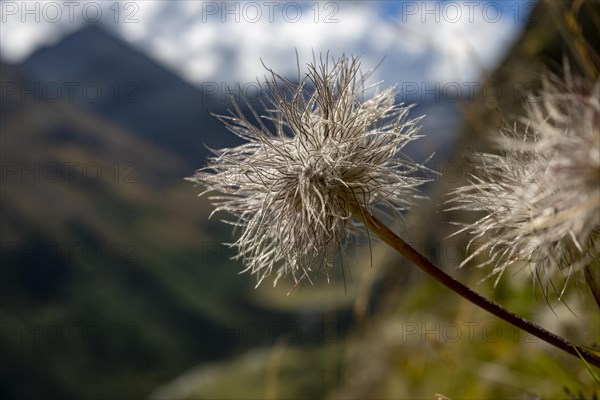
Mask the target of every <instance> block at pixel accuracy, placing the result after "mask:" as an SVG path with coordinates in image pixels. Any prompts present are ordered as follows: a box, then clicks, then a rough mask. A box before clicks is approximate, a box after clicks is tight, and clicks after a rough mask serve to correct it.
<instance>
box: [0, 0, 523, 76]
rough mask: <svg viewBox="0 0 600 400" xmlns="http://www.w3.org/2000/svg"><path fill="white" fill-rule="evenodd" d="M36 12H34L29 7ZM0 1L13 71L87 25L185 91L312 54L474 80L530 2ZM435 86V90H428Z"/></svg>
mask: <svg viewBox="0 0 600 400" xmlns="http://www.w3.org/2000/svg"><path fill="white" fill-rule="evenodd" d="M36 4H37V5H36ZM65 4H66V3H64V2H52V1H41V2H29V3H27V4H26V5H25V3H23V2H12V1H3V2H2V3H1V9H0V11H1V13H2V15H1V18H2V25H1V32H0V57H2V59H3V60H5V61H10V62H19V61H21V60H23V59H24V58H26V57H27V56H28V55H30V54H31V53H32V52H33V51H35V50H36V49H38V48H39V47H40V46H44V45H49V44H52V43H54V42H56V41H58V40H60V38H61V37H63V36H64V35H65V34H68V33H70V32H72V31H74V30H76V29H79V28H80V27H81V26H82V25H83V24H84V23H86V22H92V23H96V24H100V25H102V26H104V27H105V28H106V29H108V30H111V31H112V32H114V33H115V34H116V35H118V36H120V37H122V38H123V39H124V40H126V41H128V42H130V43H131V44H132V45H133V46H135V47H137V48H139V49H141V50H142V51H144V52H146V53H147V54H148V55H150V56H151V57H153V58H154V59H156V60H157V61H158V62H160V63H161V64H163V65H165V66H166V67H168V68H169V69H171V70H173V71H174V72H176V73H178V74H180V75H181V76H182V77H183V78H184V79H186V80H187V81H188V82H190V83H192V84H195V85H198V86H202V85H204V84H206V83H208V82H218V83H222V84H233V83H236V82H239V83H241V84H242V85H245V84H250V83H252V82H254V81H255V80H256V78H257V77H262V76H264V73H265V71H264V68H263V66H262V64H261V60H262V61H264V63H265V64H266V65H268V66H269V67H272V68H273V69H274V70H276V71H278V72H281V73H282V74H285V75H290V74H292V76H295V74H296V71H297V67H296V56H295V54H296V51H297V52H298V54H299V58H300V63H301V65H303V64H305V63H306V62H308V61H310V60H311V59H312V54H313V52H314V53H316V54H320V53H325V52H327V51H329V52H330V54H331V55H332V56H337V55H341V54H342V53H344V54H346V55H350V54H356V55H361V57H362V63H363V66H364V67H366V68H368V67H374V66H376V65H377V64H378V63H379V62H380V61H381V60H382V59H383V58H385V61H384V62H383V64H382V65H381V67H380V68H378V70H377V71H376V73H375V75H374V80H385V81H386V82H388V83H389V84H393V83H398V84H400V85H401V86H402V85H403V84H405V83H407V84H408V85H411V84H419V85H420V84H422V83H425V84H431V85H435V84H441V85H444V84H447V83H448V82H459V83H460V82H472V81H476V80H477V79H478V77H479V75H480V73H481V72H482V71H485V70H488V69H490V68H493V66H494V65H495V63H496V62H498V60H499V59H501V57H502V55H503V54H504V52H505V51H506V50H507V49H508V48H509V46H510V44H511V43H512V41H513V40H514V39H515V38H516V36H517V35H518V33H519V32H520V30H521V29H522V27H523V25H524V23H525V20H526V15H527V13H528V12H529V11H530V9H531V7H532V6H533V5H534V4H535V2H532V1H519V0H515V1H513V0H504V1H436V2H433V1H382V2H367V1H364V2H355V1H354V2H342V1H321V2H315V1H310V2H284V1H255V2H254V1H246V2H214V1H196V0H193V1H185V0H179V1H155V0H146V1H137V2H132V1H121V2H114V1H97V2H94V1H88V2H81V3H75V4H77V5H76V6H70V8H69V7H67V6H65ZM432 87H434V86H432Z"/></svg>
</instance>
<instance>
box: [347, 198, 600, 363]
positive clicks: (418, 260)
mask: <svg viewBox="0 0 600 400" xmlns="http://www.w3.org/2000/svg"><path fill="white" fill-rule="evenodd" d="M351 211H352V214H354V216H355V217H356V218H358V219H359V220H360V221H362V222H363V223H364V224H365V225H366V226H367V227H368V228H369V229H370V230H371V231H373V233H375V234H377V236H379V237H380V238H381V239H382V240H383V241H384V242H386V243H387V244H388V245H390V246H391V247H393V248H394V249H396V250H397V251H398V252H399V253H400V254H402V255H403V256H404V257H406V258H407V259H408V260H410V261H411V262H412V263H413V264H415V265H416V266H417V267H419V268H420V269H421V270H423V271H424V272H426V273H427V274H429V276H431V277H433V278H434V279H435V280H437V281H438V282H440V283H441V284H442V285H444V286H446V287H447V288H448V289H450V290H452V291H453V292H455V293H456V294H458V295H459V296H462V297H463V298H465V299H466V300H468V301H470V302H471V303H473V304H475V305H477V306H479V307H481V308H483V309H484V310H486V311H488V312H490V313H492V314H494V315H495V316H497V317H498V318H500V319H503V320H504V321H506V322H508V323H509V324H512V325H513V326H516V327H517V328H519V329H522V330H524V331H525V332H528V333H530V334H532V335H534V336H535V337H537V338H539V339H541V340H543V341H544V342H546V343H548V344H551V345H553V346H555V347H557V348H559V349H561V350H563V351H565V352H567V353H569V354H571V355H574V356H575V357H581V358H583V359H584V360H586V361H587V362H588V363H590V364H592V365H594V366H596V367H598V368H600V356H598V355H596V354H593V353H591V352H589V351H588V350H586V349H585V348H583V347H581V346H577V345H574V344H572V343H570V342H568V341H567V340H565V339H564V338H562V337H560V336H558V335H555V334H554V333H552V332H549V331H547V330H545V329H544V328H542V327H541V326H539V325H536V324H534V323H533V322H531V321H528V320H526V319H524V318H522V317H520V316H518V315H517V314H515V313H513V312H511V311H509V310H507V309H506V308H504V307H502V306H501V305H500V304H498V303H496V302H493V301H491V300H489V299H487V298H486V297H483V296H482V295H480V294H479V293H477V292H475V291H473V290H471V289H470V288H468V287H467V286H465V285H464V284H462V283H461V282H459V281H457V280H456V279H454V278H453V277H451V276H450V275H448V274H446V273H445V272H444V271H442V270H441V269H440V268H438V267H437V266H435V265H434V264H432V263H431V261H429V260H428V259H427V258H425V257H424V256H423V255H421V254H420V253H419V252H417V251H416V250H415V249H413V248H412V247H411V246H410V245H409V244H408V243H406V242H405V241H404V240H402V239H400V237H398V236H397V235H396V234H395V233H394V232H392V231H391V230H390V229H389V228H388V227H387V226H385V225H384V224H383V223H381V221H379V220H378V219H377V217H375V216H373V215H372V214H371V213H370V212H369V211H368V210H366V209H364V208H362V207H361V206H359V205H356V204H354V205H351Z"/></svg>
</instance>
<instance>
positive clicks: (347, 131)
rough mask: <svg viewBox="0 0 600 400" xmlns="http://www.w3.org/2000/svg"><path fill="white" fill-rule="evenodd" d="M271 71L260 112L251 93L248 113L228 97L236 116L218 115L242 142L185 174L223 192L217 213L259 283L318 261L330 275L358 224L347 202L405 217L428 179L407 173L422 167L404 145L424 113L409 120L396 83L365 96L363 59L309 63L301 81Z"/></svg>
mask: <svg viewBox="0 0 600 400" xmlns="http://www.w3.org/2000/svg"><path fill="white" fill-rule="evenodd" d="M269 72H270V74H271V76H270V78H269V79H267V80H266V81H265V87H264V88H265V89H266V90H265V94H266V98H267V101H266V102H265V103H263V106H264V107H265V109H266V110H265V111H264V113H265V114H264V115H259V114H258V112H257V111H255V109H254V108H253V107H252V106H251V105H250V102H249V101H247V100H246V101H245V103H246V106H248V107H249V109H250V111H249V113H250V114H252V116H253V120H250V119H249V118H248V117H247V116H246V114H245V113H244V112H243V111H242V107H241V106H240V105H239V104H238V103H236V102H235V99H234V98H232V102H233V105H234V110H233V111H231V110H230V115H220V116H217V117H218V118H220V119H221V121H223V122H224V123H225V124H226V126H227V128H228V129H229V130H230V131H231V132H233V133H234V134H236V135H238V136H239V137H241V138H243V139H244V140H245V141H246V143H244V144H242V145H239V146H237V147H234V148H229V149H222V150H216V151H214V153H215V157H212V158H210V160H209V163H208V165H207V166H206V167H205V168H202V169H201V170H199V171H198V172H197V173H196V175H195V176H193V177H192V178H189V180H191V181H193V182H197V183H200V184H202V185H203V186H205V187H206V191H205V192H203V193H202V194H204V193H207V192H215V193H218V194H216V195H212V196H211V197H210V199H211V200H212V201H213V204H214V205H215V207H216V208H215V210H214V211H213V213H214V212H216V211H226V212H227V213H229V214H231V215H232V216H233V217H235V221H232V222H231V223H232V224H234V225H236V226H238V227H240V228H241V236H240V237H239V239H238V240H237V241H236V242H235V243H233V244H232V245H233V246H235V247H236V248H237V249H238V255H237V257H236V258H237V259H241V260H242V261H243V263H244V265H245V270H244V271H250V272H252V273H253V274H256V275H257V278H258V284H260V283H261V282H262V281H263V280H264V279H265V278H266V277H267V276H269V275H271V274H272V273H275V274H276V276H275V281H274V284H276V283H277V280H278V279H279V278H282V277H284V276H287V275H292V276H293V278H294V280H295V282H296V283H299V282H300V281H301V280H302V279H304V278H309V279H310V277H309V272H310V271H311V270H312V268H313V267H314V266H316V265H318V266H319V268H321V267H324V268H323V270H324V271H325V273H327V274H328V271H329V270H330V269H331V267H332V266H333V263H332V261H331V258H332V256H335V254H336V251H338V250H340V247H343V246H344V245H345V244H347V243H348V241H349V239H350V238H351V237H352V236H353V235H354V234H355V233H357V232H359V231H360V226H359V225H358V223H357V222H356V221H355V220H353V219H352V213H351V211H350V206H351V205H358V206H361V207H365V208H369V209H371V210H372V211H379V212H383V213H385V214H393V215H395V216H397V217H399V219H401V212H402V211H403V210H405V209H406V208H408V207H409V206H411V204H412V200H413V198H414V196H415V195H416V194H417V192H418V191H417V186H419V185H420V184H422V183H424V182H425V181H426V180H425V179H424V178H423V177H413V176H411V175H412V174H413V173H414V172H416V171H420V170H422V169H423V168H424V167H423V166H421V165H419V164H416V163H415V162H413V161H411V160H410V159H409V158H407V157H406V156H403V155H402V153H401V150H402V149H403V147H404V146H405V145H406V144H407V143H409V142H410V141H412V140H414V139H416V138H417V137H418V136H416V133H417V131H418V126H417V123H418V121H419V120H420V118H417V119H412V120H409V119H407V113H408V111H409V109H410V108H411V107H410V106H409V107H405V106H403V105H402V104H396V103H395V90H394V88H390V89H387V90H384V91H379V90H378V89H377V91H376V93H375V94H374V95H373V96H372V97H371V98H370V99H368V100H365V99H364V97H365V91H366V90H367V89H369V88H367V87H365V80H366V79H367V78H368V76H369V75H370V73H371V72H372V71H370V72H369V73H367V74H366V75H361V74H360V64H359V61H358V58H351V59H348V58H346V57H343V56H342V57H341V58H340V59H338V60H337V61H332V64H330V61H329V60H327V59H325V60H321V62H320V63H319V64H317V63H316V62H313V63H312V64H310V65H309V66H308V73H307V74H306V76H305V77H304V78H303V79H302V80H301V81H300V82H298V83H294V82H292V81H290V80H288V79H286V78H284V77H282V76H280V75H278V74H276V73H274V72H273V71H271V70H269ZM202 194H201V195H202ZM211 215H212V214H211ZM340 254H341V253H340ZM257 286H258V285H257Z"/></svg>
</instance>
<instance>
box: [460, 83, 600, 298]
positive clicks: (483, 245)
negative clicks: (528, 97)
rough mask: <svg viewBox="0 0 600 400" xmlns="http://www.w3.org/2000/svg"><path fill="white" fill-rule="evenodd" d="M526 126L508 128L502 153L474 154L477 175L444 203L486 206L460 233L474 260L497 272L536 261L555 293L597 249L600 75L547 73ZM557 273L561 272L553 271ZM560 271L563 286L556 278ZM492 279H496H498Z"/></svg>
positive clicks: (599, 230)
mask: <svg viewBox="0 0 600 400" xmlns="http://www.w3.org/2000/svg"><path fill="white" fill-rule="evenodd" d="M543 83H544V85H543V88H542V90H541V93H540V96H539V99H533V98H532V101H531V102H530V107H529V113H528V118H527V119H526V120H525V121H524V122H525V124H524V126H517V124H515V125H514V126H513V127H512V128H507V129H505V130H504V131H503V132H502V133H503V137H502V138H501V139H500V140H499V141H498V142H499V145H500V146H499V147H500V154H476V156H475V157H476V162H475V165H476V169H475V171H476V174H473V175H472V176H471V179H470V181H469V184H468V185H466V186H463V187H460V188H458V189H456V190H455V191H454V192H453V193H451V194H450V196H451V199H450V200H449V203H454V205H453V206H452V207H451V208H449V210H466V211H477V212H481V213H483V216H482V217H481V218H480V219H479V220H477V221H475V222H474V223H472V224H458V225H461V226H462V229H460V230H459V231H458V232H456V233H455V234H457V233H460V232H467V233H469V234H471V235H472V236H473V237H472V239H471V241H470V242H469V245H468V249H469V248H475V249H474V251H473V252H472V254H471V255H470V256H469V257H468V258H467V259H465V260H464V262H463V263H462V264H461V265H464V264H466V263H467V262H469V261H470V260H472V259H473V258H474V257H477V256H479V257H483V258H485V260H484V261H483V262H481V263H480V264H478V266H489V267H491V268H492V271H491V274H490V275H496V274H497V275H498V278H497V279H499V278H500V276H501V275H502V273H503V272H504V271H505V269H506V268H507V267H508V266H509V265H511V264H515V263H516V262H519V261H520V262H525V263H526V264H528V265H532V266H533V267H534V269H533V271H534V274H535V278H536V280H537V281H539V282H540V283H541V286H542V288H543V290H544V294H545V295H548V289H550V288H555V289H556V290H557V291H558V294H559V298H560V297H561V296H562V294H563V293H564V290H565V288H566V286H567V283H568V281H569V279H570V278H571V277H572V276H573V274H574V273H576V272H577V271H579V270H581V269H582V267H585V266H586V265H588V264H590V263H596V265H595V267H596V268H597V267H598V265H597V263H598V257H599V255H600V82H598V83H596V84H595V85H594V84H589V83H586V82H584V81H583V80H580V81H577V80H574V79H572V78H570V76H569V74H567V79H566V82H561V81H560V80H559V79H558V78H556V77H550V78H546V79H544V82H543ZM557 273H558V274H557ZM560 275H562V278H563V285H562V287H559V286H557V285H556V284H555V283H554V282H553V277H556V276H560ZM496 282H497V281H496Z"/></svg>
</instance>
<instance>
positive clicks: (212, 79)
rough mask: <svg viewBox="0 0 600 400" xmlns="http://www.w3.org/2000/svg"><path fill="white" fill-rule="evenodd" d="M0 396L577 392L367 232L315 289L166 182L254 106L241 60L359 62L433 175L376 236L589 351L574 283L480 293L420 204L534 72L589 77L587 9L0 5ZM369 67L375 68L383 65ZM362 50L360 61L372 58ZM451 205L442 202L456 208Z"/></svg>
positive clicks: (534, 352)
mask: <svg viewBox="0 0 600 400" xmlns="http://www.w3.org/2000/svg"><path fill="white" fill-rule="evenodd" d="M0 7H1V9H0V12H1V26H0V28H1V32H0V33H1V34H0V46H1V47H0V62H1V75H0V78H1V108H0V112H1V137H0V144H1V150H0V155H1V167H2V169H1V186H0V218H1V228H0V234H1V249H0V250H1V253H0V256H1V265H2V266H1V267H0V285H1V286H0V346H1V347H0V361H1V362H0V379H1V380H0V396H2V398H10V399H23V398H45V399H52V398H61V399H64V398H74V399H83V398H85V399H96V398H98V399H99V398H102V399H113V398H114V399H117V398H152V399H200V398H203V399H205V398H211V399H212V398H217V399H244V398H246V399H258V398H270V399H276V398H281V399H297V398H307V399H308V398H311V399H312V398H341V399H346V398H356V399H362V398H377V399H400V398H403V399H404V398H407V399H408V398H436V397H437V398H445V397H448V398H456V399H458V398H527V399H533V398H536V399H537V398H543V399H549V398H592V396H593V395H594V393H595V395H596V396H598V395H599V393H598V390H597V387H596V386H595V384H594V381H593V378H592V376H591V374H590V373H589V372H588V370H587V369H586V368H585V365H583V363H582V362H581V361H580V360H578V359H576V358H574V357H571V356H569V355H566V354H563V353H561V352H559V351H558V350H555V349H554V348H551V347H549V346H548V345H546V344H544V343H541V342H539V341H538V340H537V339H535V338H532V337H529V336H527V335H526V334H524V333H523V332H519V331H517V330H516V329H515V328H513V327H511V326H509V325H506V324H504V323H503V322H501V321H499V320H497V319H496V318H494V317H492V316H491V315H489V314H486V313H485V312H483V311H480V310H478V309H476V308H475V307H474V306H473V305H471V304H469V303H467V302H465V301H463V300H462V299H460V298H458V296H456V295H455V294H453V293H451V292H449V291H447V290H446V289H445V288H443V287H441V286H440V285H438V284H437V283H436V282H433V281H432V280H431V279H430V278H429V277H427V276H425V275H423V274H421V273H420V272H419V271H416V269H415V268H413V267H412V266H411V265H410V264H408V263H407V262H405V261H404V260H402V259H401V258H400V257H399V256H398V255H396V254H395V253H393V252H391V251H390V250H389V249H387V248H386V246H385V245H381V244H378V243H375V244H374V245H373V246H372V248H369V247H368V246H362V247H358V248H355V249H351V251H350V253H349V259H350V265H348V266H347V267H346V269H345V270H344V276H342V271H341V270H340V271H339V276H337V277H333V279H332V281H331V282H330V283H329V284H328V283H327V282H326V279H325V278H324V277H319V276H315V279H314V281H315V284H314V285H308V286H303V287H302V288H296V289H294V290H292V289H293V282H291V281H282V282H280V283H279V284H278V286H277V287H275V288H274V287H272V286H271V285H270V284H269V283H268V281H266V282H265V283H263V285H262V286H260V287H259V288H258V289H255V288H254V286H255V283H256V281H255V278H254V277H253V276H250V275H239V271H241V269H242V266H241V265H240V264H239V263H238V262H236V261H232V260H231V259H230V258H231V257H232V256H233V255H234V252H233V250H232V249H230V248H228V247H227V246H225V245H222V244H221V243H222V242H231V241H232V240H233V238H234V237H232V233H231V230H230V229H229V226H227V225H225V224H222V223H221V222H219V218H218V216H216V217H214V218H213V219H211V220H208V215H209V214H210V212H211V211H212V207H211V206H210V204H209V203H208V202H207V200H206V199H205V198H198V197H197V194H198V193H199V191H200V188H198V187H194V186H193V185H191V184H189V183H187V182H185V181H184V180H183V178H184V177H187V176H190V175H192V174H193V173H194V171H195V170H196V169H198V168H200V167H201V166H202V165H203V163H204V162H205V161H206V157H207V154H208V150H207V149H206V147H205V146H209V147H212V148H221V147H227V146H232V145H235V144H238V143H239V139H237V138H236V137H235V136H233V135H232V134H230V133H229V132H227V131H226V130H225V129H224V128H223V126H222V125H221V124H220V123H218V121H217V120H216V119H215V118H213V117H211V116H210V115H209V112H216V113H223V112H226V109H227V107H230V106H231V99H230V96H233V97H234V98H235V99H238V100H239V99H241V98H242V97H243V96H245V97H246V98H248V99H249V101H250V102H251V103H252V104H254V105H255V106H256V107H258V105H259V104H258V101H259V100H260V99H259V98H258V96H257V93H258V84H257V79H258V80H259V81H261V80H262V79H263V77H264V76H265V74H266V70H265V68H264V66H263V63H264V65H266V66H267V67H269V68H272V69H273V70H274V71H276V72H278V73H280V74H282V75H285V76H288V77H290V78H291V79H294V77H297V76H298V67H297V65H300V69H301V71H305V70H306V69H305V66H306V63H307V62H310V61H312V60H313V57H317V58H318V57H320V56H321V55H323V54H327V52H329V53H328V54H329V55H330V56H331V57H339V56H341V55H343V54H345V55H360V56H361V60H362V65H363V70H365V71H366V70H368V69H370V68H373V67H376V66H378V65H379V67H378V68H377V70H376V71H375V73H374V74H373V77H372V78H371V81H370V82H371V83H377V82H382V83H381V85H382V87H388V86H391V85H397V86H396V87H397V90H398V101H399V102H406V103H407V104H408V103H416V107H415V108H414V109H413V110H412V114H411V115H412V116H413V117H417V116H419V115H426V117H425V118H424V119H423V128H422V130H421V133H422V134H423V135H424V138H423V139H421V140H419V141H418V142H415V144H414V145H413V146H411V147H410V148H409V149H408V150H407V151H408V152H409V153H410V155H411V156H412V157H414V158H415V159H417V160H424V159H425V158H426V157H427V156H428V155H430V154H431V153H435V156H434V157H433V158H432V160H431V161H430V162H429V164H428V165H429V166H430V168H432V169H434V170H436V171H437V172H439V175H438V176H437V177H435V179H434V181H435V182H433V183H432V184H430V185H429V186H428V187H427V193H426V194H427V195H428V196H429V197H430V200H429V201H424V202H423V203H422V204H420V205H419V207H418V208H417V209H415V210H414V212H413V213H412V214H411V216H410V217H409V223H408V227H407V229H406V230H401V229H400V227H396V228H397V230H398V232H399V233H400V234H401V235H402V236H403V237H404V238H405V239H406V240H407V241H408V242H410V243H412V244H413V245H414V246H415V247H416V248H418V249H419V250H421V251H422V252H424V253H425V254H426V255H427V256H428V257H429V258H431V259H432V260H435V261H436V262H437V263H438V264H439V265H440V266H441V267H442V268H444V269H446V270H447V271H449V272H450V273H451V274H452V275H454V276H457V277H459V278H460V279H461V280H462V281H463V282H465V283H468V284H470V285H472V286H473V287H474V288H475V289H476V290H478V291H479V292H481V293H483V294H486V295H488V296H490V297H492V298H493V299H495V300H496V301H498V302H500V303H501V304H503V305H505V306H507V307H508V308H509V309H511V310H513V311H516V312H518V313H519V314H521V315H523V316H524V317H526V318H529V319H531V320H533V321H535V322H537V323H539V324H541V325H542V326H544V327H546V328H547V329H549V330H551V331H554V332H556V333H559V334H561V335H564V336H565V337H566V338H568V339H569V340H571V341H573V342H575V343H579V344H584V345H590V346H591V345H594V343H595V344H596V346H597V343H598V342H599V331H600V328H599V317H598V313H597V309H595V308H594V307H595V305H594V304H593V299H592V297H591V295H589V294H587V293H586V292H585V291H578V292H576V293H577V294H575V295H571V296H569V297H567V298H566V299H565V301H564V302H562V303H560V304H554V303H551V306H552V307H550V306H549V305H548V304H547V303H546V302H545V301H544V299H543V297H541V296H540V295H539V293H537V292H536V290H535V288H534V285H532V279H531V276H530V274H529V273H528V270H527V268H524V266H522V267H521V268H519V267H516V268H515V269H514V274H507V276H506V277H505V278H504V279H502V280H501V281H500V283H499V285H498V286H497V287H496V288H494V287H493V282H487V281H486V282H484V283H478V282H479V281H480V280H481V278H482V277H483V276H484V275H485V271H479V270H473V269H469V268H463V269H461V270H456V266H457V265H458V264H459V263H460V261H461V260H462V259H463V257H464V245H465V242H464V239H462V238H452V239H448V240H444V237H445V236H447V235H448V234H449V233H451V232H452V226H451V225H450V224H449V223H448V220H451V219H453V217H456V216H455V215H451V214H448V213H443V212H441V211H440V210H441V209H442V207H440V204H441V203H442V202H443V201H444V198H443V194H444V193H446V192H447V191H448V190H450V189H451V188H452V187H454V186H456V185H458V184H460V183H461V182H463V181H464V179H465V178H466V177H467V174H468V172H471V171H469V170H468V168H467V165H466V164H465V162H464V156H465V155H466V154H467V153H468V151H470V150H472V149H478V150H480V149H485V148H486V146H488V139H489V135H494V134H496V133H497V130H496V128H497V127H498V126H499V124H500V123H501V121H502V118H507V119H510V118H512V117H514V116H515V115H522V114H523V106H524V104H523V103H524V100H525V98H526V94H527V92H528V91H529V90H534V89H536V88H538V87H539V85H540V74H541V73H542V71H545V70H550V71H554V72H558V73H559V74H560V71H561V68H562V66H563V65H565V62H567V63H568V64H569V65H570V66H571V68H572V70H573V71H574V72H575V73H577V74H581V75H585V76H588V77H589V78H592V79H597V78H598V75H597V71H598V69H597V67H594V65H595V66H598V65H600V63H598V59H597V58H595V57H596V56H595V54H597V51H598V49H599V48H600V44H599V36H598V28H599V27H600V12H599V9H598V2H596V1H585V2H584V1H558V0H556V1H540V2H537V1H468V2H460V1H459V2H445V1H436V2H434V1H385V2H366V1H365V2H341V1H322V2H276V1H275V2H233V1H232V2H211V1H205V2H202V1H171V2H169V1H137V2H134V1H121V2H117V1H115V2H105V1H98V2H94V1H86V2H52V1H48V2H44V1H28V2H14V1H2V2H0ZM382 60H383V62H382ZM380 63H381V64H380ZM461 218H462V217H461Z"/></svg>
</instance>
